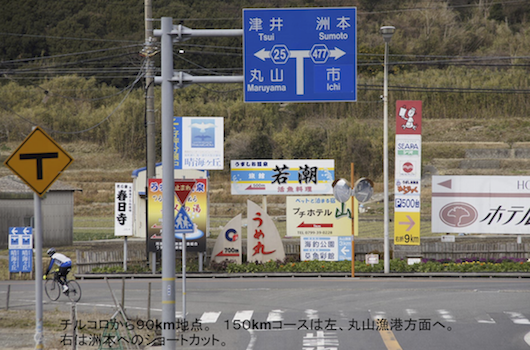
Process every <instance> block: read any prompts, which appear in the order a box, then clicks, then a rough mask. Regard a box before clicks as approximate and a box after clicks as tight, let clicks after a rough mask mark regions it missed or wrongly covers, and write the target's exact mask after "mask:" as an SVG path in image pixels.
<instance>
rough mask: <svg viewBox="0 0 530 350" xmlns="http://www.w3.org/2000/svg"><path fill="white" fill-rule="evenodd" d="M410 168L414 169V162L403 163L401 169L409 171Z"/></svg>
mask: <svg viewBox="0 0 530 350" xmlns="http://www.w3.org/2000/svg"><path fill="white" fill-rule="evenodd" d="M412 170H414V164H412V163H411V162H406V163H403V171H404V172H406V173H410V172H411V171H412Z"/></svg>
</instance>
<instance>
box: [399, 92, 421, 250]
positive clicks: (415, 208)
mask: <svg viewBox="0 0 530 350" xmlns="http://www.w3.org/2000/svg"><path fill="white" fill-rule="evenodd" d="M421 107H422V104H421V101H396V164H395V176H394V178H395V187H394V193H395V195H394V244H395V245H419V244H420V213H421V202H420V195H421V116H422V108H421Z"/></svg>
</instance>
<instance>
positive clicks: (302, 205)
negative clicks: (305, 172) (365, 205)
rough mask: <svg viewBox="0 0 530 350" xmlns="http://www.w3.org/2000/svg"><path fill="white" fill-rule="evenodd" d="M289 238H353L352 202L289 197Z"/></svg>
mask: <svg viewBox="0 0 530 350" xmlns="http://www.w3.org/2000/svg"><path fill="white" fill-rule="evenodd" d="M286 213H287V235H288V236H351V233H352V224H351V218H352V210H351V201H347V202H346V203H340V202H339V201H337V200H336V199H335V197H332V196H311V197H303V196H301V197H298V196H296V197H287V210H286Z"/></svg>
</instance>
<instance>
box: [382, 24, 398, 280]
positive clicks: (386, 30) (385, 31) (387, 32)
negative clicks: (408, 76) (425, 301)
mask: <svg viewBox="0 0 530 350" xmlns="http://www.w3.org/2000/svg"><path fill="white" fill-rule="evenodd" d="M394 30H395V28H394V27H391V26H384V27H381V29H380V31H381V34H382V35H383V39H384V40H385V62H384V66H385V67H384V69H385V72H384V82H383V153H384V157H383V177H384V179H383V186H384V189H383V190H384V208H383V212H384V218H383V220H384V241H385V242H384V243H385V245H384V255H385V258H384V268H385V273H389V272H390V243H389V241H388V223H389V216H388V204H389V203H388V43H389V42H390V39H392V35H393V34H394Z"/></svg>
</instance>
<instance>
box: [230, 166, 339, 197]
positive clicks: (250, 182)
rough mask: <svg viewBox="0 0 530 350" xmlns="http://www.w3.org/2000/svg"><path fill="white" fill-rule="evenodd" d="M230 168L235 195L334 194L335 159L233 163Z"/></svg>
mask: <svg viewBox="0 0 530 350" xmlns="http://www.w3.org/2000/svg"><path fill="white" fill-rule="evenodd" d="M230 168H231V172H230V178H231V182H232V194H233V195H250V194H262V195H267V194H276V195H289V196H292V195H311V194H315V195H316V194H333V187H332V184H333V180H334V179H335V161H334V160H332V159H330V160H322V159H297V160H267V159H252V160H232V161H231V162H230Z"/></svg>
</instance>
